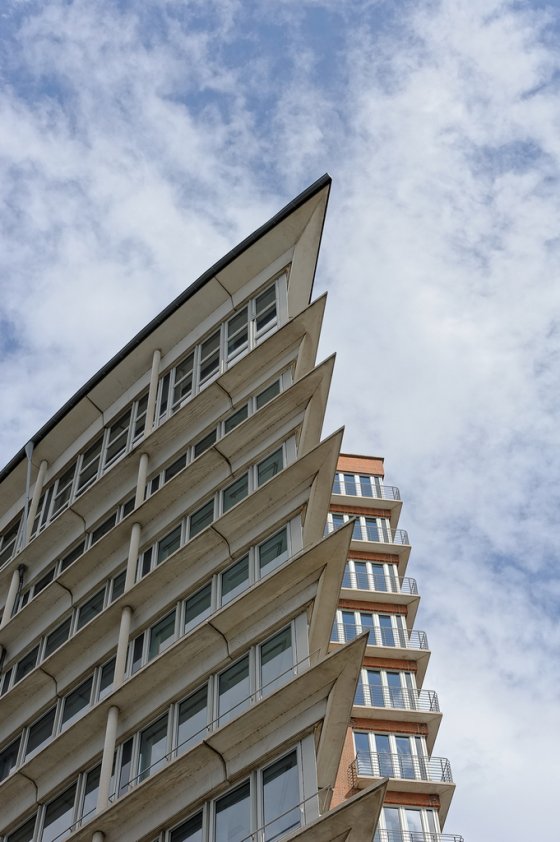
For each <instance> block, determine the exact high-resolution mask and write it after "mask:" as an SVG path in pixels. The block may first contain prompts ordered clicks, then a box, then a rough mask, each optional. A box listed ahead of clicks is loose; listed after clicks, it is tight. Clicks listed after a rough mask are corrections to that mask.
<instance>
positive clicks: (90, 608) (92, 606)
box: [76, 588, 105, 630]
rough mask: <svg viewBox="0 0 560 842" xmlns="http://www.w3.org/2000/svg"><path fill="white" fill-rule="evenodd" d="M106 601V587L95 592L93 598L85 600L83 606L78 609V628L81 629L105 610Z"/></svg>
mask: <svg viewBox="0 0 560 842" xmlns="http://www.w3.org/2000/svg"><path fill="white" fill-rule="evenodd" d="M104 602H105V588H103V589H102V590H100V591H98V593H96V594H94V596H92V597H91V599H88V601H87V602H84V604H83V605H82V607H81V608H80V609H79V610H78V623H77V625H76V630H78V629H81V628H82V627H83V626H85V624H86V623H89V621H90V620H93V618H94V617H97V615H98V614H100V613H101V612H102V611H103V603H104Z"/></svg>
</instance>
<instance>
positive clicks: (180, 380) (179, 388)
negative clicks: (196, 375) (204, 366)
mask: <svg viewBox="0 0 560 842" xmlns="http://www.w3.org/2000/svg"><path fill="white" fill-rule="evenodd" d="M193 363H194V354H193V353H192V352H191V353H190V354H189V355H188V356H186V357H185V359H184V360H182V361H181V362H180V363H179V364H178V365H177V367H176V368H175V379H174V385H173V410H174V411H175V410H176V409H179V406H180V405H181V403H182V402H183V401H184V400H186V398H188V397H189V395H190V394H191V393H192V385H193Z"/></svg>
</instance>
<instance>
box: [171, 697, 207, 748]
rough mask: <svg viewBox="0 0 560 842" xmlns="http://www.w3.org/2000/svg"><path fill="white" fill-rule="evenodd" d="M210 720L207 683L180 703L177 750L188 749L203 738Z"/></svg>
mask: <svg viewBox="0 0 560 842" xmlns="http://www.w3.org/2000/svg"><path fill="white" fill-rule="evenodd" d="M207 722H208V688H207V686H206V685H205V686H204V687H201V688H200V690H197V691H196V693H192V694H191V695H190V696H189V697H188V699H185V700H184V701H183V702H181V704H180V705H179V712H178V728H177V750H178V752H179V754H182V752H184V751H186V750H187V748H188V747H189V746H190V745H192V744H193V743H194V742H197V738H198V740H201V739H202V738H203V736H204V733H205V731H206V728H207Z"/></svg>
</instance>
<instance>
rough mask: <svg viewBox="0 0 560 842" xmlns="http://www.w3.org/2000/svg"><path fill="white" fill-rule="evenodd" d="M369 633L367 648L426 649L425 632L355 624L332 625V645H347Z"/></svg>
mask: <svg viewBox="0 0 560 842" xmlns="http://www.w3.org/2000/svg"><path fill="white" fill-rule="evenodd" d="M366 631H367V632H369V635H368V646H392V647H396V648H397V649H428V636H427V634H426V632H425V631H417V630H416V629H413V630H412V631H406V630H405V629H381V628H373V627H371V626H364V625H358V624H357V623H334V625H333V630H332V633H331V640H332V641H333V642H334V643H348V642H349V641H350V640H355V639H356V638H357V637H359V636H360V635H361V634H363V633H364V632H366Z"/></svg>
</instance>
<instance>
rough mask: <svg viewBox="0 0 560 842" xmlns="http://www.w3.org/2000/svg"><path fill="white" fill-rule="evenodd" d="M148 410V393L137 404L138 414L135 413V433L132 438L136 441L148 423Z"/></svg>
mask: <svg viewBox="0 0 560 842" xmlns="http://www.w3.org/2000/svg"><path fill="white" fill-rule="evenodd" d="M147 409H148V393H147V392H146V394H145V395H142V397H141V398H140V399H139V400H138V402H137V404H136V412H135V420H134V431H133V434H132V437H133V439H134V441H136V439H137V438H139V437H140V436H141V435H142V433H143V432H144V425H145V423H146V412H147Z"/></svg>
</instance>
